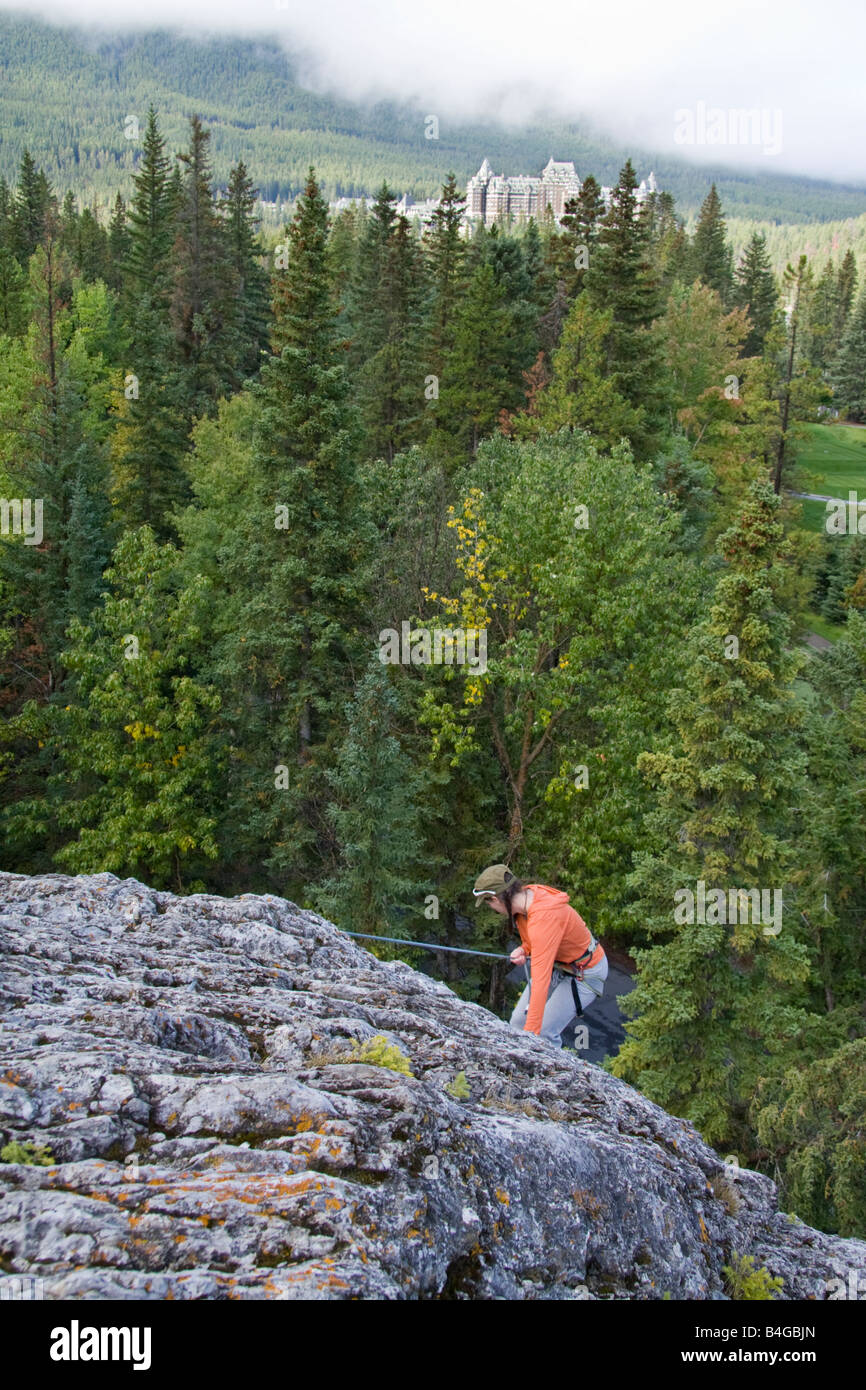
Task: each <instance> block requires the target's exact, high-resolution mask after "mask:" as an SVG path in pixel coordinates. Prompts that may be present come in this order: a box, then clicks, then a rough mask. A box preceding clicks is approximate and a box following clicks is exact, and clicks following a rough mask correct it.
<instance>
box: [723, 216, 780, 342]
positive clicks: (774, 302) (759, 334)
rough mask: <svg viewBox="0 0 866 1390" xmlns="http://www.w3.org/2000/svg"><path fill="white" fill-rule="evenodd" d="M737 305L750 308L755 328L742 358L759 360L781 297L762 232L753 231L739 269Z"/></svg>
mask: <svg viewBox="0 0 866 1390" xmlns="http://www.w3.org/2000/svg"><path fill="white" fill-rule="evenodd" d="M734 302H735V303H736V305H737V306H738V307H739V308H741V309H748V311H749V318H750V320H751V324H752V327H751V329H750V331H749V336H748V337H747V338H746V341H745V342H744V344H743V347H742V351H741V356H743V357H759V356H760V355H761V353H762V352H763V351H764V344H765V342H766V338H767V334H768V333H769V331H770V329H771V328H772V326H773V321H774V319H775V316H776V311H777V306H778V302H779V295H778V291H777V289H776V282H775V280H774V278H773V272H772V270H771V268H770V258H769V256H768V255H767V238H766V236H765V234H764V233H763V232H753V233H752V236H751V238H750V239H749V242H748V244H747V246H746V249H745V251H744V252H743V255H742V258H741V260H740V264H739V265H738V266H737V284H736V289H735V293H734Z"/></svg>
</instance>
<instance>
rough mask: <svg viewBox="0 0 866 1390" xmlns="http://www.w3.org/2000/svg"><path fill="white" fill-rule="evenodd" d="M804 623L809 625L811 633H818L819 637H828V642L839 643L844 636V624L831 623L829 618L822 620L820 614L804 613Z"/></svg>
mask: <svg viewBox="0 0 866 1390" xmlns="http://www.w3.org/2000/svg"><path fill="white" fill-rule="evenodd" d="M803 621H804V622H805V623H806V624H807V625H808V628H809V631H810V632H817V634H818V636H819V637H826V639H827V641H828V642H838V641H839V638H840V637H842V636H843V635H844V632H845V624H844V623H831V622H830V620H829V618H822V617H821V615H820V613H804V615H803Z"/></svg>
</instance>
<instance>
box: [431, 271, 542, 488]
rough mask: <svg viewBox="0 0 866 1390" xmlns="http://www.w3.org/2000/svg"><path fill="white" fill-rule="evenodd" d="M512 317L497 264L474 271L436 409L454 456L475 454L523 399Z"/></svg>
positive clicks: (444, 438)
mask: <svg viewBox="0 0 866 1390" xmlns="http://www.w3.org/2000/svg"><path fill="white" fill-rule="evenodd" d="M512 329H513V316H512V313H511V310H510V307H509V304H508V300H507V296H506V292H505V290H504V288H503V287H502V286H501V285H498V284H497V283H496V276H495V274H494V271H493V267H492V265H490V264H489V263H484V264H482V265H479V266H478V267H477V269H476V270H475V272H474V274H473V276H472V278H471V280H470V281H469V285H468V287H467V289H466V293H465V295H464V296H463V300H462V303H461V304H460V306H459V308H458V310H457V313H456V319H455V329H454V346H453V348H452V350H451V352H450V353H449V354H448V357H447V359H446V362H445V367H444V369H443V377H442V382H441V385H440V388H439V402H438V408H437V410H436V421H437V428H438V430H439V431H440V432H441V434H440V436H439V438H440V440H441V441H442V442H443V443H445V447H446V451H447V452H448V453H449V456H450V457H451V458H452V460H454V461H455V462H456V461H458V460H459V461H463V460H465V459H466V457H467V456H469V455H471V454H474V453H475V451H476V450H477V448H478V445H479V444H480V442H481V440H482V439H483V438H484V436H485V435H487V434H490V433H491V432H492V431H493V429H494V427H495V425H496V421H497V420H498V418H499V414H500V411H502V410H507V409H513V408H515V407H516V406H517V405H519V403H520V395H521V392H520V388H519V387H518V386H516V385H515V383H514V382H513V379H512V376H511V370H510V369H511V359H512V350H511V343H512Z"/></svg>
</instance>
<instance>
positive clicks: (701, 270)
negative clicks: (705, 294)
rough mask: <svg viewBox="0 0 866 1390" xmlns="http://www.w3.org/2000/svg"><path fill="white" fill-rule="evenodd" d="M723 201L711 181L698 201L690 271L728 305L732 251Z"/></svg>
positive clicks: (732, 272) (731, 291)
mask: <svg viewBox="0 0 866 1390" xmlns="http://www.w3.org/2000/svg"><path fill="white" fill-rule="evenodd" d="M725 237H726V228H725V219H724V217H723V216H722V204H721V200H720V198H719V195H718V193H717V191H716V185H715V184H713V185H712V187H711V188H710V191H709V193H708V194H707V196H706V198H705V199H704V201H703V203H702V204H701V210H700V213H699V215H698V224H697V226H696V228H695V235H694V237H693V239H692V247H691V252H692V254H691V273H692V275H693V276H694V277H695V278H696V279H698V280H702V281H703V283H704V284H705V285H709V287H710V289H711V290H716V291H717V292H718V294H719V295H720V296H721V300H722V303H723V304H724V305H725V306H726V307H727V306H728V305H729V304H730V303H731V300H732V298H733V289H734V268H733V254H732V252H731V248H730V246H729V245H728V243H727V241H726V239H725Z"/></svg>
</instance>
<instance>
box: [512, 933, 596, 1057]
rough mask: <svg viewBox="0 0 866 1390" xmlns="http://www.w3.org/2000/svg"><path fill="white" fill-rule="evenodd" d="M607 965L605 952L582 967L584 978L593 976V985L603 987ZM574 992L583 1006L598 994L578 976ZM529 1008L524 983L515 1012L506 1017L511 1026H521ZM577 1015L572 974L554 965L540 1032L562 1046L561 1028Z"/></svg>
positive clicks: (554, 1045) (527, 994)
mask: <svg viewBox="0 0 866 1390" xmlns="http://www.w3.org/2000/svg"><path fill="white" fill-rule="evenodd" d="M608 969H609V966H608V960H607V956H606V955H605V956H603V957H602V959H601V960H600V961H599V963H598V965H594V966H593V967H592V969H591V970H584V972H583V975H584V980H592V983H593V984H594V985H595V986H596V989H602V988H603V986H604V981H605V980H606V979H607V972H608ZM577 992H578V995H579V996H580V1002H581V1005H582V1007H583V1008H584V1009H586V1008H588V1007H589V1005H590V1004H592V1003H593V1002H594V1001H595V1000H596V999H598V998H600V996H599V995H598V994H596V992H595V990H593V989H590V987H589V985H588V984H585V983H584V982H583V981H581V980H578V981H577ZM528 1010H529V985H527V986H526V989H525V990H524V991H523V993H522V994H521V996H520V998H519V999H518V1001H517V1004H516V1006H515V1009H514V1013H513V1014H512V1015H511V1019H510V1020H509V1022H510V1026H511V1027H512V1028H519V1029H523V1026H524V1024H525V1023H526V1015H527V1012H528ZM576 1017H577V1010H576V1009H575V1007H574V995H573V994H572V992H571V976H570V975H565V974H563V972H562V971H561V970H557V968H556V966H554V967H553V974H552V975H551V977H550V988H549V990H548V991H547V1003H546V1005H545V1006H544V1018H543V1019H542V1020H541V1033H540V1036H541V1037H542V1038H544V1040H545V1042H549V1043H551V1044H552V1045H553V1047H562V1037H561V1034H562V1031H563V1029H564V1028H567V1027H568V1025H569V1023H571V1021H572V1019H573V1018H576Z"/></svg>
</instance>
